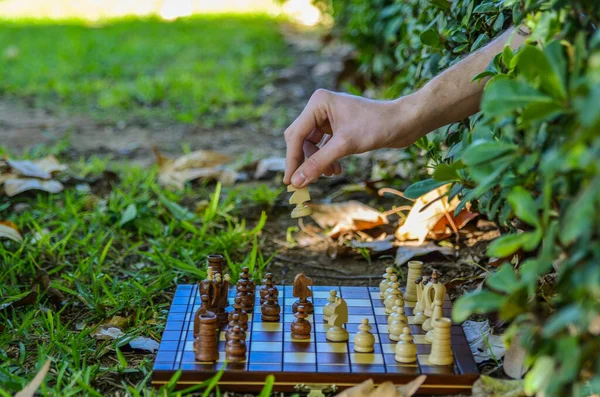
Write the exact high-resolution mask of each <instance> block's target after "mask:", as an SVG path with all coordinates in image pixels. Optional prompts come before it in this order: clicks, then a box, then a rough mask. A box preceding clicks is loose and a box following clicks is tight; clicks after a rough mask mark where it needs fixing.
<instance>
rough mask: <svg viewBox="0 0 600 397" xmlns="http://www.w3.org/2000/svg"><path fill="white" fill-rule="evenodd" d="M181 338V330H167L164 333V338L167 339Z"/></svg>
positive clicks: (176, 339) (175, 339)
mask: <svg viewBox="0 0 600 397" xmlns="http://www.w3.org/2000/svg"><path fill="white" fill-rule="evenodd" d="M180 338H181V331H165V332H163V334H162V339H161V341H163V340H166V341H178V340H179V339H180Z"/></svg>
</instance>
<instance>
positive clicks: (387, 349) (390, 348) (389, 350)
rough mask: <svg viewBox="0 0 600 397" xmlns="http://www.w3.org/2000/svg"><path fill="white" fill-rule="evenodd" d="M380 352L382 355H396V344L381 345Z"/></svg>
mask: <svg viewBox="0 0 600 397" xmlns="http://www.w3.org/2000/svg"><path fill="white" fill-rule="evenodd" d="M390 342H391V341H390ZM381 350H382V351H383V353H386V354H395V353H396V344H395V343H382V344H381Z"/></svg>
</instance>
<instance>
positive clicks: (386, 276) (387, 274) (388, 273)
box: [379, 267, 394, 299]
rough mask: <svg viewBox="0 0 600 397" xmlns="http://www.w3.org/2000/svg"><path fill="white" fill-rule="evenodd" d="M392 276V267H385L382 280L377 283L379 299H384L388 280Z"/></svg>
mask: <svg viewBox="0 0 600 397" xmlns="http://www.w3.org/2000/svg"><path fill="white" fill-rule="evenodd" d="M393 274H394V268H393V267H387V268H386V269H385V273H383V280H381V282H380V283H379V297H380V298H381V299H384V298H385V290H386V289H387V288H388V286H389V285H388V283H389V282H390V278H391V277H392V275H393Z"/></svg>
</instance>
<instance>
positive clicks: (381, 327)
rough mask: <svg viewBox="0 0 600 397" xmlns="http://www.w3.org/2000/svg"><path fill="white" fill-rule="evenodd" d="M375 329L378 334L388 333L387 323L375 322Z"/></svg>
mask: <svg viewBox="0 0 600 397" xmlns="http://www.w3.org/2000/svg"><path fill="white" fill-rule="evenodd" d="M377 330H378V331H379V333H380V334H387V333H389V331H388V325H387V323H386V324H377Z"/></svg>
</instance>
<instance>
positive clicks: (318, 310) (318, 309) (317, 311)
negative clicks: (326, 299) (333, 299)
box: [313, 306, 323, 316]
mask: <svg viewBox="0 0 600 397" xmlns="http://www.w3.org/2000/svg"><path fill="white" fill-rule="evenodd" d="M313 314H315V315H321V316H323V306H316V307H315V308H314V312H313Z"/></svg>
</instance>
